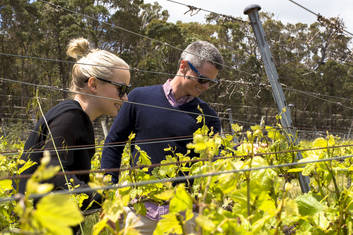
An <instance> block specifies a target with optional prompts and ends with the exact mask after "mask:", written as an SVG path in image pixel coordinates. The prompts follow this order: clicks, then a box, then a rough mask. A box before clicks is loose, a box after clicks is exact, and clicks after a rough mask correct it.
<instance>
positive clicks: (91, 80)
mask: <svg viewBox="0 0 353 235" xmlns="http://www.w3.org/2000/svg"><path fill="white" fill-rule="evenodd" d="M87 85H88V89H89V90H90V91H92V92H95V91H96V90H97V85H98V84H97V79H96V78H94V77H90V78H89V79H88V81H87Z"/></svg>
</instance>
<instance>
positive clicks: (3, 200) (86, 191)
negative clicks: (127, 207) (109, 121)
mask: <svg viewBox="0 0 353 235" xmlns="http://www.w3.org/2000/svg"><path fill="white" fill-rule="evenodd" d="M352 157H353V155H347V156H340V157H333V158H326V159H318V160H312V161H303V162H293V163H285V164H278V165H269V166H261V167H253V168H246V169H236V170H228V171H219V172H211V173H206V174H199V175H190V176H179V177H174V178H164V179H159V180H148V181H141V182H136V183H129V184H123V185H119V184H118V185H111V186H104V187H94V188H78V189H74V190H73V191H67V190H58V191H54V192H51V193H46V194H32V195H30V196H29V198H32V199H39V198H42V197H44V196H46V195H49V194H52V195H54V194H79V193H88V192H96V191H98V190H110V189H120V188H127V187H139V186H144V185H149V184H159V183H167V182H175V181H183V180H191V179H198V178H204V177H212V176H218V175H224V174H236V173H244V172H251V171H258V170H267V169H275V168H283V167H291V166H298V165H306V164H311V163H319V162H327V161H342V160H345V159H348V158H352ZM20 198H21V197H18V196H17V197H16V196H15V197H7V198H6V197H5V198H0V203H3V202H8V201H16V200H19V199H20Z"/></svg>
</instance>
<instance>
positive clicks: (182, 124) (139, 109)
mask: <svg viewBox="0 0 353 235" xmlns="http://www.w3.org/2000/svg"><path fill="white" fill-rule="evenodd" d="M129 101H130V102H136V103H142V104H148V105H154V106H159V107H164V108H168V109H175V110H180V111H186V112H193V113H198V114H200V111H199V110H198V109H197V106H198V105H199V106H200V107H201V109H202V110H203V113H204V114H206V115H212V116H215V117H207V116H206V118H205V120H206V125H207V126H208V127H213V128H214V131H215V132H220V130H221V124H220V121H219V119H218V118H216V116H217V114H216V112H215V111H214V110H213V109H212V108H211V107H209V106H208V105H207V104H206V103H205V102H204V101H202V100H201V99H199V98H195V99H193V100H192V101H190V102H188V103H186V104H184V105H181V106H179V107H176V108H174V107H172V106H171V105H170V104H169V102H168V100H167V98H166V97H165V94H164V91H163V87H162V85H155V86H149V87H140V88H136V89H134V90H133V91H131V92H130V94H129ZM198 114H190V113H185V112H175V111H173V110H165V109H160V108H154V107H148V106H143V105H139V104H132V103H124V104H123V106H122V108H121V110H120V111H119V114H118V116H117V117H116V118H115V120H114V123H113V125H112V127H111V129H110V131H109V134H108V136H107V138H106V140H105V148H104V150H103V155H102V162H101V167H102V168H103V169H108V168H118V167H120V163H121V156H122V152H123V149H124V146H119V147H109V145H113V144H114V143H116V142H121V141H126V140H127V139H128V136H129V135H130V133H131V132H133V133H135V134H136V137H135V141H136V142H139V141H143V140H151V139H158V138H173V137H182V136H185V137H189V138H190V137H192V134H193V133H194V132H195V131H196V130H197V129H198V128H200V127H201V124H200V123H199V124H197V123H196V117H197V116H198ZM148 142H149V141H148ZM189 142H190V141H177V140H176V141H175V140H168V141H166V142H162V143H160V142H159V143H153V144H152V143H146V144H144V143H140V144H138V145H139V147H140V148H141V149H142V150H144V151H146V152H147V154H148V156H150V158H151V162H152V164H153V163H160V162H161V161H162V160H164V159H165V155H166V154H170V153H167V152H165V151H164V148H167V147H168V146H171V147H173V148H175V147H176V152H178V153H183V154H185V153H186V151H187V148H186V144H187V143H189ZM132 151H133V154H135V150H134V149H132ZM111 174H112V176H113V182H114V183H117V181H118V173H117V172H112V173H111Z"/></svg>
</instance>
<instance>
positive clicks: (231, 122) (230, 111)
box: [226, 108, 238, 143]
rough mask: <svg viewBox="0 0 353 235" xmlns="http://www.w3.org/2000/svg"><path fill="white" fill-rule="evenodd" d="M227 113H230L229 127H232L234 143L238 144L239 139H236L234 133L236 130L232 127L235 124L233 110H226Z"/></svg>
mask: <svg viewBox="0 0 353 235" xmlns="http://www.w3.org/2000/svg"><path fill="white" fill-rule="evenodd" d="M226 112H227V113H228V117H229V126H230V130H231V132H232V135H233V137H234V139H233V141H234V143H237V142H238V139H237V138H236V137H235V133H234V130H233V127H232V124H233V115H232V109H231V108H228V109H226Z"/></svg>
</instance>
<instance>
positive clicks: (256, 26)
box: [244, 4, 310, 193]
mask: <svg viewBox="0 0 353 235" xmlns="http://www.w3.org/2000/svg"><path fill="white" fill-rule="evenodd" d="M259 10H261V7H260V6H259V5H256V4H252V5H250V6H248V7H246V8H245V9H244V14H246V15H248V16H249V19H250V24H251V27H252V28H253V30H254V33H255V37H256V41H257V44H258V46H259V49H260V53H261V57H262V60H263V63H264V65H265V71H266V75H267V77H268V79H269V81H270V83H271V87H272V95H273V98H274V99H275V101H276V104H277V108H278V112H279V113H280V114H281V117H282V118H281V124H282V126H283V128H284V129H285V130H286V131H287V132H288V133H289V134H290V137H289V140H290V141H291V142H292V143H294V144H297V143H298V140H297V138H294V137H295V130H294V128H293V125H292V119H291V115H290V109H289V107H288V106H287V104H286V100H285V97H284V94H283V90H282V86H281V84H280V83H279V81H278V73H277V70H276V66H275V64H274V63H273V58H272V53H271V51H270V47H269V45H268V43H267V42H266V39H265V32H264V29H263V27H262V24H261V21H260V18H259V13H258V12H259ZM296 155H297V160H299V159H302V158H303V156H302V155H301V153H300V152H298V153H297V154H296ZM299 183H300V188H301V190H302V192H303V193H307V192H309V191H310V185H309V183H310V179H309V177H308V176H303V175H302V174H301V173H299Z"/></svg>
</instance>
